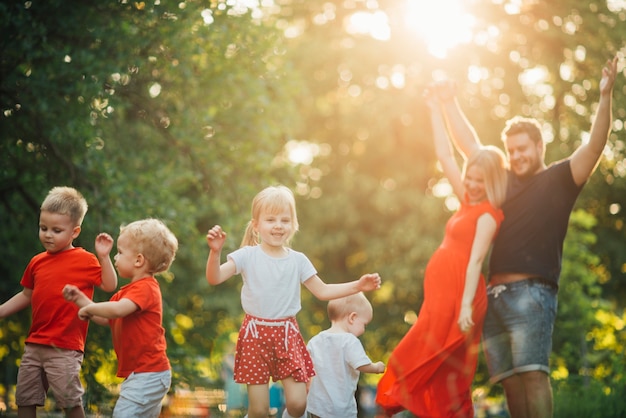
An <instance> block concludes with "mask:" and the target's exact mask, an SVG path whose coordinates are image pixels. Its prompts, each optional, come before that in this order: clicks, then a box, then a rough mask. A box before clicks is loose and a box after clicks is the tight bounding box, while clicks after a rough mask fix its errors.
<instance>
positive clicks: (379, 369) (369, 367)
mask: <svg viewBox="0 0 626 418" xmlns="http://www.w3.org/2000/svg"><path fill="white" fill-rule="evenodd" d="M357 370H358V371H360V372H363V373H384V372H385V363H383V362H382V361H377V362H376V363H370V364H366V365H364V366H361V367H359V368H358V369H357Z"/></svg>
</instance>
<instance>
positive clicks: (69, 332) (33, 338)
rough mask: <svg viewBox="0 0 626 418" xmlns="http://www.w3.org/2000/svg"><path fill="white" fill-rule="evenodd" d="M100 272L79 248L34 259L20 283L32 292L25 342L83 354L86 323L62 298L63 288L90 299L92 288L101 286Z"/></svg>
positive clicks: (89, 255) (89, 256)
mask: <svg viewBox="0 0 626 418" xmlns="http://www.w3.org/2000/svg"><path fill="white" fill-rule="evenodd" d="M101 273H102V268H101V267H100V263H99V262H98V259H97V258H96V256H95V255H93V254H91V253H90V252H87V251H85V250H84V249H82V248H71V249H69V250H65V251H61V252H58V253H48V252H47V251H46V252H43V253H40V254H37V255H36V256H34V257H33V258H32V259H31V260H30V263H28V266H27V267H26V270H25V271H24V275H23V276H22V280H21V281H20V284H21V285H22V286H23V287H25V288H28V289H32V291H33V295H32V298H31V308H32V324H31V326H30V331H29V332H28V337H27V338H26V342H27V343H33V344H42V345H49V346H52V347H58V348H63V349H67V350H77V351H84V350H85V339H86V338H87V326H88V324H89V321H82V320H81V319H79V318H78V307H77V306H76V305H75V304H74V303H71V302H68V301H66V300H65V299H64V298H63V287H64V286H65V285H66V284H73V285H74V286H77V287H78V288H79V289H80V290H81V291H82V292H83V293H84V294H85V295H87V297H89V298H90V299H92V298H93V291H94V287H95V286H100V284H101V283H102V274H101Z"/></svg>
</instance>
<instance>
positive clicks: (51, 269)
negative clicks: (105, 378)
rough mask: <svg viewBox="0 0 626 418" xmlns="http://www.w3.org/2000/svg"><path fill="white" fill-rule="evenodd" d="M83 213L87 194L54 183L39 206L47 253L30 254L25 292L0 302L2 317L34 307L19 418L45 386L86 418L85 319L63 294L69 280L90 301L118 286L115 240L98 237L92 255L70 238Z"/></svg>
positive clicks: (74, 417)
mask: <svg viewBox="0 0 626 418" xmlns="http://www.w3.org/2000/svg"><path fill="white" fill-rule="evenodd" d="M86 212H87V202H86V201H85V198H84V197H83V196H82V195H81V194H80V193H79V192H78V191H77V190H75V189H73V188H71V187H54V188H53V189H52V190H50V192H49V193H48V195H47V197H46V198H45V200H44V201H43V203H42V205H41V211H40V215H39V240H40V241H41V243H42V244H43V246H44V248H45V249H46V251H45V252H42V253H40V254H37V255H36V256H35V257H33V258H32V259H31V261H30V263H29V264H28V266H27V267H26V270H25V271H24V274H23V276H22V280H21V282H20V284H21V285H22V286H23V288H24V289H23V290H22V291H21V292H19V293H17V294H16V295H15V296H13V297H12V298H11V299H9V300H8V301H6V302H5V303H3V304H2V305H0V318H4V317H6V316H9V315H11V314H13V313H15V312H18V311H20V310H22V309H24V308H26V307H27V306H29V305H30V306H31V308H32V324H31V327H30V331H29V332H28V336H27V337H26V344H25V347H24V354H23V356H22V360H21V363H20V368H19V371H18V374H17V387H16V391H15V402H16V403H17V409H18V416H20V418H35V417H36V416H37V406H42V405H43V404H44V402H45V400H46V395H47V392H48V388H49V389H50V390H52V393H53V394H54V397H55V399H56V403H57V405H58V406H59V407H61V408H63V409H64V410H65V413H66V415H67V416H68V417H70V418H84V417H85V411H84V409H83V404H82V396H83V394H84V389H83V386H82V384H81V382H80V378H79V374H80V368H81V364H82V361H83V355H84V350H85V339H86V337H87V323H85V322H83V321H81V320H80V319H78V318H77V317H76V313H77V311H78V309H77V308H76V306H74V305H72V304H71V303H67V301H65V299H64V298H63V294H62V289H63V286H64V285H65V284H66V283H71V284H72V285H73V286H75V287H76V288H78V289H80V290H81V291H82V292H83V293H84V294H85V297H86V298H88V299H89V300H91V298H92V297H93V292H94V287H95V286H99V287H100V288H101V289H102V290H104V291H105V292H112V291H113V290H115V288H116V287H117V275H116V274H115V269H114V268H113V263H112V262H111V259H110V258H109V253H110V252H111V248H112V247H113V239H112V238H111V237H110V236H109V235H107V234H100V235H98V236H97V237H96V245H95V247H96V254H97V258H96V256H94V255H93V254H91V253H89V252H87V251H85V250H84V249H82V248H79V247H74V245H73V244H72V242H73V241H74V239H76V237H78V235H79V234H80V229H81V224H82V222H83V219H84V217H85V213H86Z"/></svg>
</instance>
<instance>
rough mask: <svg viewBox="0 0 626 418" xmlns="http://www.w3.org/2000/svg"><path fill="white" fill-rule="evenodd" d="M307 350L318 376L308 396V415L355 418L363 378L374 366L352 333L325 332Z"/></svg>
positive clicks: (325, 417) (327, 417)
mask: <svg viewBox="0 0 626 418" xmlns="http://www.w3.org/2000/svg"><path fill="white" fill-rule="evenodd" d="M307 348H308V349H309V352H310V353H311V358H312V359H313V366H314V367H315V373H316V376H315V377H313V380H312V381H311V387H310V389H309V394H308V396H307V407H306V409H307V411H308V412H310V413H311V414H313V415H317V416H318V417H323V418H340V417H341V418H356V415H357V407H356V399H355V398H354V393H355V392H356V386H357V383H358V382H359V375H360V374H361V373H360V372H359V371H358V370H357V368H359V367H361V366H365V365H367V364H371V363H372V361H371V360H370V359H369V357H368V356H367V354H365V349H363V345H362V344H361V341H359V339H358V338H357V337H355V336H354V335H352V334H350V333H349V332H329V331H328V330H325V331H322V332H320V333H319V334H317V335H316V336H315V337H313V338H311V340H310V341H309V343H308V344H307Z"/></svg>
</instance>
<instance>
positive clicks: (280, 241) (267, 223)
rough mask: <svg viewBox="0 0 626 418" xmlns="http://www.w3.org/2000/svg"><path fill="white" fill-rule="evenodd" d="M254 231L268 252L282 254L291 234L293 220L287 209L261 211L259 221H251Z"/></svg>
mask: <svg viewBox="0 0 626 418" xmlns="http://www.w3.org/2000/svg"><path fill="white" fill-rule="evenodd" d="M253 226H254V230H255V231H256V232H257V234H259V238H260V241H261V245H262V246H263V248H264V249H266V250H268V251H269V252H276V251H277V250H278V249H280V251H281V252H282V250H283V247H284V246H285V245H286V244H287V242H288V241H289V239H290V238H291V236H292V234H293V219H292V217H291V211H290V210H289V208H283V209H279V210H278V211H271V212H269V211H266V210H262V211H261V213H260V215H259V219H255V220H254V221H253Z"/></svg>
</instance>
